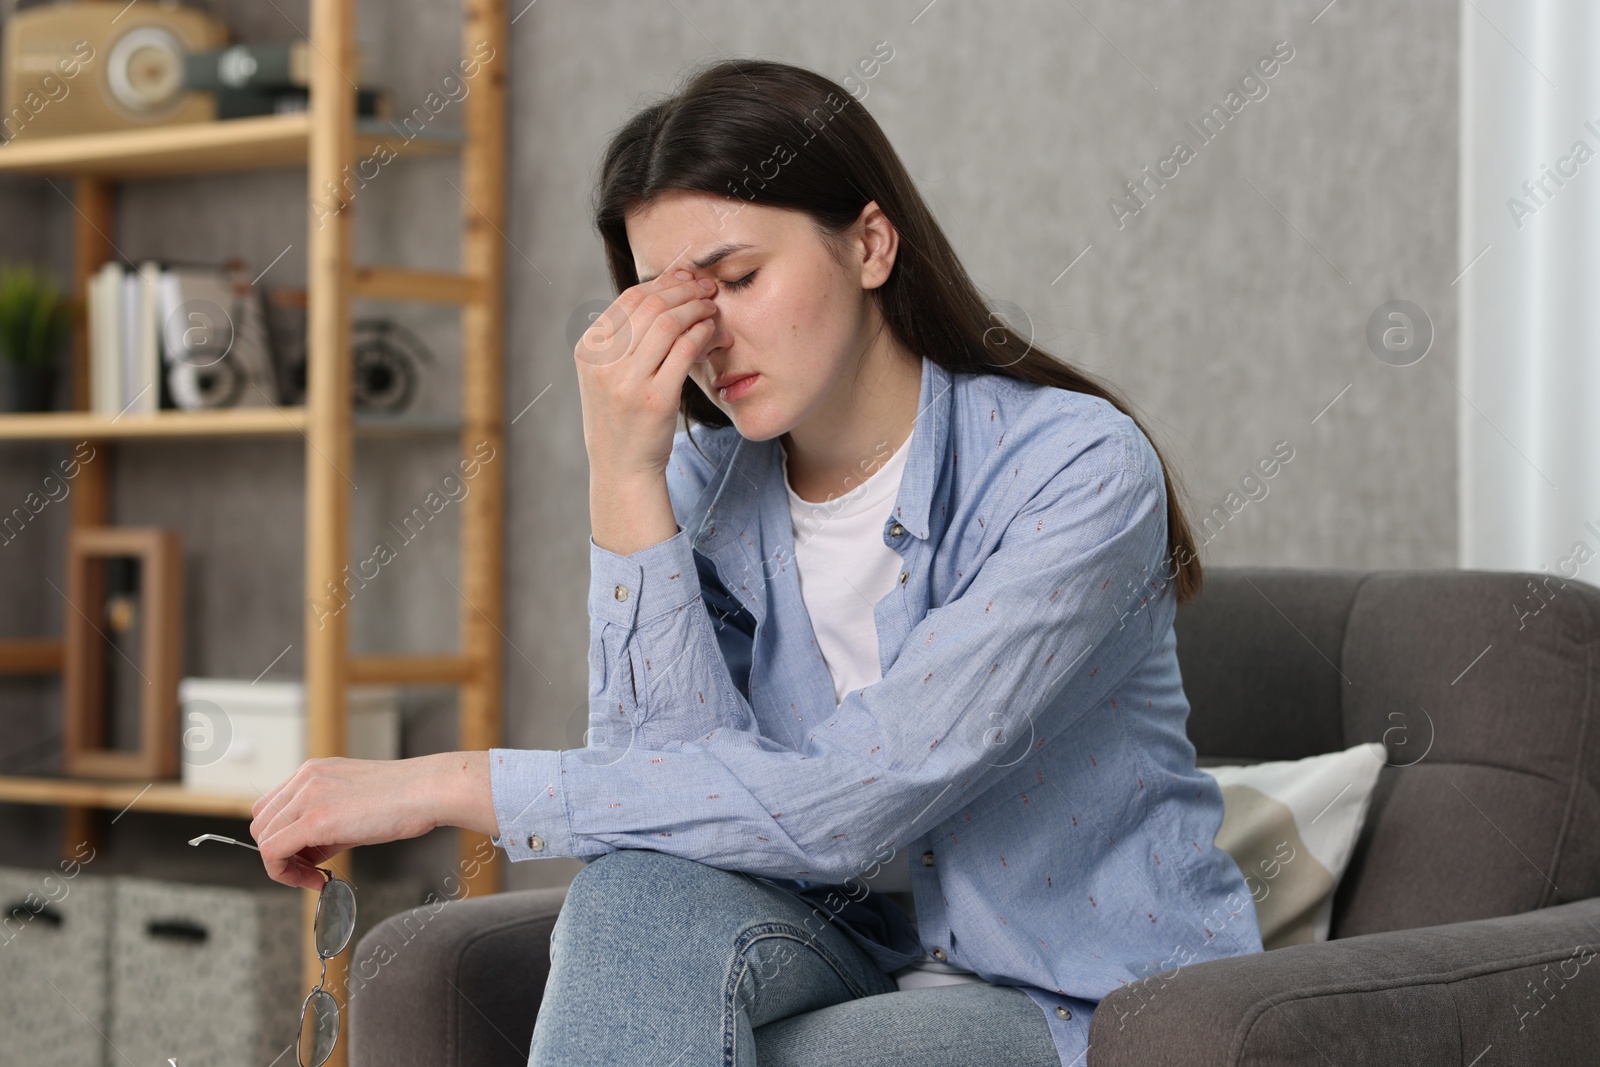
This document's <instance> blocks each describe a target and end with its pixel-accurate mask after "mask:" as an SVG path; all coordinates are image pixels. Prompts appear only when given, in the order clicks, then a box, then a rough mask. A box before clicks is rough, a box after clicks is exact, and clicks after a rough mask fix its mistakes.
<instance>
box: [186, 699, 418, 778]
mask: <svg viewBox="0 0 1600 1067" xmlns="http://www.w3.org/2000/svg"><path fill="white" fill-rule="evenodd" d="M178 703H179V720H178V721H179V728H180V730H181V731H182V746H183V752H182V758H183V784H184V787H185V788H187V789H204V790H208V791H218V792H234V793H249V794H250V795H252V796H255V795H258V794H261V793H265V792H266V791H267V790H269V789H271V788H272V787H273V786H275V785H277V784H278V783H279V782H282V781H283V780H284V779H286V778H288V777H289V776H290V775H292V774H294V772H295V771H296V770H298V769H299V768H300V764H302V763H304V762H305V760H306V706H305V686H304V685H302V684H301V683H299V682H254V683H252V682H249V681H243V680H235V679H228V678H185V679H183V680H182V681H181V682H179V683H178ZM399 705H400V691H399V690H398V689H397V688H395V687H393V686H351V687H350V690H349V699H348V709H349V716H348V718H347V719H346V727H345V733H346V737H345V741H346V744H345V748H346V755H349V756H352V757H354V758H356V759H383V760H392V759H399V758H400V707H399Z"/></svg>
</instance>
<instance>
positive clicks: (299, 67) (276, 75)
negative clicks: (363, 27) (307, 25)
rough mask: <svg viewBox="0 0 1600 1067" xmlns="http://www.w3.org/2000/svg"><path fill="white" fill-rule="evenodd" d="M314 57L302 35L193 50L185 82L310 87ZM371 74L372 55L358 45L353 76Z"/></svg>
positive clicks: (201, 85) (211, 86) (232, 86)
mask: <svg viewBox="0 0 1600 1067" xmlns="http://www.w3.org/2000/svg"><path fill="white" fill-rule="evenodd" d="M312 58H313V57H312V52H311V42H310V41H308V40H306V39H305V38H303V37H296V38H294V39H292V40H285V41H263V42H260V43H257V44H236V45H233V46H231V47H228V48H221V49H216V50H213V51H209V52H191V53H190V54H189V55H187V56H185V57H184V58H183V84H184V85H185V86H186V87H187V88H190V89H257V90H267V89H309V88H310V87H311V60H312ZM371 76H372V64H371V62H370V56H369V55H368V53H367V50H366V49H365V48H362V47H359V46H358V47H357V48H356V73H355V74H354V75H353V77H354V78H355V79H356V81H358V82H364V81H366V80H367V79H368V78H370V77H371Z"/></svg>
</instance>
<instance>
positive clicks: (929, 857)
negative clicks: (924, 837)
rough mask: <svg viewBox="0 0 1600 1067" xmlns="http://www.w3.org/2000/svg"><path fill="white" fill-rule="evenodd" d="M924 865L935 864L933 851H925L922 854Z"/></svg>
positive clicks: (930, 865)
mask: <svg viewBox="0 0 1600 1067" xmlns="http://www.w3.org/2000/svg"><path fill="white" fill-rule="evenodd" d="M922 865H923V866H924V867H932V866H933V853H932V852H924V853H923V854H922Z"/></svg>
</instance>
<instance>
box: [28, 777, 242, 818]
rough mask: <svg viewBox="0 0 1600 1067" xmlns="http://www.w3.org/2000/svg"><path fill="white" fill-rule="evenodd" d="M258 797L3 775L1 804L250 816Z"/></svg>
mask: <svg viewBox="0 0 1600 1067" xmlns="http://www.w3.org/2000/svg"><path fill="white" fill-rule="evenodd" d="M257 799H258V798H257V797H256V796H254V795H253V794H249V793H207V792H201V791H200V790H196V789H185V788H183V786H182V785H180V784H178V783H177V782H153V783H152V782H111V781H98V780H95V779H91V778H21V777H15V776H11V775H0V803H14V804H64V805H68V806H73V807H85V808H109V809H111V810H113V811H121V810H123V809H125V808H128V807H129V806H130V805H131V806H132V809H131V810H133V811H160V812H168V813H175V814H179V815H221V816H229V817H234V818H244V819H248V818H250V806H251V805H252V804H254V803H255V802H256V800H257Z"/></svg>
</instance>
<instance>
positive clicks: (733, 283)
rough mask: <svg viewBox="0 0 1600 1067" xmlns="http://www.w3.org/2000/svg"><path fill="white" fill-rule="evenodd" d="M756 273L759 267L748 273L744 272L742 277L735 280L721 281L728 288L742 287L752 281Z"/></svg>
mask: <svg viewBox="0 0 1600 1067" xmlns="http://www.w3.org/2000/svg"><path fill="white" fill-rule="evenodd" d="M758 273H759V268H758V269H757V270H753V271H751V272H750V273H749V274H746V275H745V276H744V277H743V278H740V279H738V280H736V281H731V282H723V283H722V284H723V285H724V286H725V287H727V288H729V289H743V288H744V287H745V286H747V285H749V284H750V283H751V282H752V281H754V280H755V276H756V274H758Z"/></svg>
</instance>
